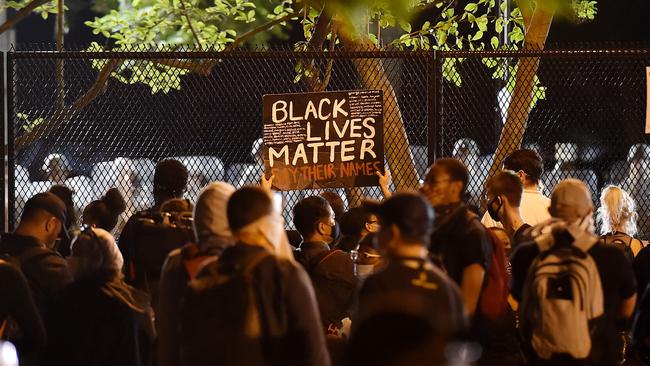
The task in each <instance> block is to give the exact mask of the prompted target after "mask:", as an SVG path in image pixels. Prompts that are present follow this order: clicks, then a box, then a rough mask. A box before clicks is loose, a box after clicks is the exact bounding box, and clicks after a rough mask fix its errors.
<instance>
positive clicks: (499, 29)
mask: <svg viewBox="0 0 650 366" xmlns="http://www.w3.org/2000/svg"><path fill="white" fill-rule="evenodd" d="M494 30H496V31H497V33H501V32H503V18H497V20H496V22H494Z"/></svg>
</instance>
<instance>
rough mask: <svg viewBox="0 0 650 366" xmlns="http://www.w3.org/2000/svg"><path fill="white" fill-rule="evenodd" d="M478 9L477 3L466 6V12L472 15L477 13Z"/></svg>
mask: <svg viewBox="0 0 650 366" xmlns="http://www.w3.org/2000/svg"><path fill="white" fill-rule="evenodd" d="M477 9H478V5H477V4H475V3H469V4H467V5H465V11H468V12H470V13H473V12H475V11H476V10H477Z"/></svg>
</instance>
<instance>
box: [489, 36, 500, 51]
mask: <svg viewBox="0 0 650 366" xmlns="http://www.w3.org/2000/svg"><path fill="white" fill-rule="evenodd" d="M490 45H491V46H492V49H494V50H496V49H497V48H499V38H497V37H496V36H494V37H492V38H491V39H490Z"/></svg>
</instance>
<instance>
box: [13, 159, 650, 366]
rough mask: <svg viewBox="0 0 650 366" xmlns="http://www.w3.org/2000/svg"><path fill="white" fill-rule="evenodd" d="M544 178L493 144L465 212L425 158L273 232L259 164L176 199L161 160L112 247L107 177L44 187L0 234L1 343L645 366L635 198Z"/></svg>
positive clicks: (144, 358) (303, 211) (90, 353)
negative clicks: (254, 178) (87, 196)
mask: <svg viewBox="0 0 650 366" xmlns="http://www.w3.org/2000/svg"><path fill="white" fill-rule="evenodd" d="M543 173H544V169H543V162H542V159H541V158H540V156H539V155H538V154H537V153H536V152H535V151H533V150H517V151H515V152H513V153H511V154H510V155H509V156H508V157H507V158H506V159H505V160H504V162H503V169H502V170H501V171H500V172H498V173H497V174H496V175H494V176H493V177H491V178H490V179H489V180H488V181H487V183H486V187H485V192H486V197H485V208H486V209H487V211H486V213H485V215H483V216H482V217H481V216H479V215H478V214H477V213H476V212H473V211H472V209H471V208H470V206H468V205H467V204H466V203H465V202H464V201H463V197H466V194H465V193H466V189H467V184H468V181H469V180H470V178H471V172H470V171H468V168H467V167H466V166H465V165H464V164H463V163H462V162H461V161H460V160H457V159H453V158H442V159H439V160H437V161H436V162H435V163H434V164H433V165H432V166H430V167H429V170H428V173H427V175H426V178H425V179H424V182H423V185H422V187H420V189H419V190H418V191H413V192H390V190H389V188H388V187H389V174H388V173H385V174H382V173H378V176H379V183H380V186H381V189H382V192H383V194H384V196H385V197H384V200H383V201H381V202H379V201H371V200H367V201H364V202H363V203H362V204H361V205H360V206H358V207H349V208H346V207H345V204H344V200H343V199H342V198H341V197H340V196H338V195H337V194H335V193H333V192H324V193H323V194H322V195H315V196H309V197H306V198H303V199H302V200H300V201H299V202H298V203H297V204H296V205H295V206H294V207H293V210H292V214H293V215H292V220H293V227H295V230H286V229H285V227H286V225H285V224H286V223H285V221H284V217H283V216H282V214H281V212H280V211H281V203H280V202H278V200H277V199H275V197H274V193H273V191H272V189H271V187H272V182H273V177H266V176H262V178H261V182H260V184H259V185H248V186H243V187H241V188H239V189H236V188H235V187H233V186H232V185H230V184H228V183H226V182H219V181H217V182H212V183H210V184H208V185H207V186H205V187H203V189H202V190H201V191H200V193H199V194H198V196H197V198H196V200H195V201H194V202H191V201H190V200H187V199H185V198H184V195H185V192H186V189H187V185H188V171H187V168H186V167H185V166H184V165H183V164H182V163H181V162H179V161H177V160H172V159H167V160H163V161H160V162H159V163H158V164H157V165H156V169H155V174H154V185H153V197H154V200H155V204H154V206H153V207H151V208H150V209H147V210H144V211H142V212H137V213H136V214H134V215H133V216H132V217H131V218H130V219H129V220H128V222H127V223H126V225H125V226H124V229H123V230H122V231H121V234H120V235H119V239H118V240H116V239H115V238H114V237H113V234H112V232H113V230H114V228H115V226H116V223H117V219H118V216H119V215H120V214H121V213H122V212H124V210H125V206H126V205H125V202H124V199H123V198H122V197H121V195H120V192H119V191H118V190H116V189H109V190H108V191H107V192H106V194H105V195H104V196H103V197H102V198H101V199H100V200H97V201H93V202H91V203H90V204H88V205H87V206H86V207H85V208H84V210H83V213H82V217H81V218H77V217H75V215H74V207H73V203H72V194H71V191H70V189H69V188H67V187H65V186H62V185H59V186H53V187H52V188H51V189H50V191H49V192H45V193H38V194H36V195H34V196H32V197H31V198H29V199H28V200H27V201H26V203H25V206H24V209H23V212H22V215H21V217H20V222H19V223H18V225H17V227H16V230H15V231H14V232H13V233H5V234H2V236H1V237H0V339H3V340H6V341H10V342H12V343H13V344H14V345H15V346H16V349H17V352H18V357H19V360H20V364H21V365H73V366H76V365H84V366H87V365H93V366H95V365H97V366H103V365H106V366H118V365H119V366H150V365H154V366H158V365H159V366H190V365H191V366H195V365H196V366H201V365H206V366H207V365H350V366H352V365H355V366H356V365H472V364H476V365H619V364H626V365H643V364H647V363H648V362H649V360H650V334H649V331H650V329H649V328H650V319H649V318H650V314H649V302H650V299H649V298H650V294H649V293H648V292H649V291H650V290H648V288H650V287H649V285H648V283H649V281H650V249H648V247H647V245H646V242H645V241H643V240H641V239H642V238H636V237H635V235H636V217H637V214H636V211H635V207H634V200H633V199H632V198H631V197H630V195H629V194H628V193H627V192H626V191H625V190H623V189H622V188H620V187H618V186H609V187H607V188H605V189H604V190H603V191H602V194H601V197H600V203H601V204H600V207H598V208H595V207H594V206H593V201H592V197H591V193H590V189H589V187H588V186H587V185H586V184H585V183H584V182H582V181H580V180H577V179H565V180H562V181H561V182H559V183H558V184H557V185H555V187H554V188H553V190H552V193H551V195H550V197H546V196H545V195H544V194H543V193H542V191H541V190H540V185H539V182H540V178H541V177H542V174H543ZM597 227H598V228H600V231H598V230H597ZM0 358H2V357H0ZM2 362H3V361H2V360H0V364H2Z"/></svg>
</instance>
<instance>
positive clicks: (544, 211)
mask: <svg viewBox="0 0 650 366" xmlns="http://www.w3.org/2000/svg"><path fill="white" fill-rule="evenodd" d="M550 205H551V200H550V199H549V198H548V197H546V196H544V195H543V194H542V192H540V191H538V190H536V189H524V193H523V194H522V195H521V205H520V206H519V212H520V213H521V218H522V219H523V220H524V222H525V223H526V224H528V225H531V226H535V225H537V224H539V223H540V222H543V221H546V220H548V219H549V218H551V214H549V213H548V208H549V206H550ZM481 223H482V224H483V225H485V227H488V228H489V227H494V226H496V227H503V225H501V223H500V222H496V221H494V220H492V218H491V217H490V214H488V213H487V212H486V213H485V214H484V215H483V218H482V219H481Z"/></svg>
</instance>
